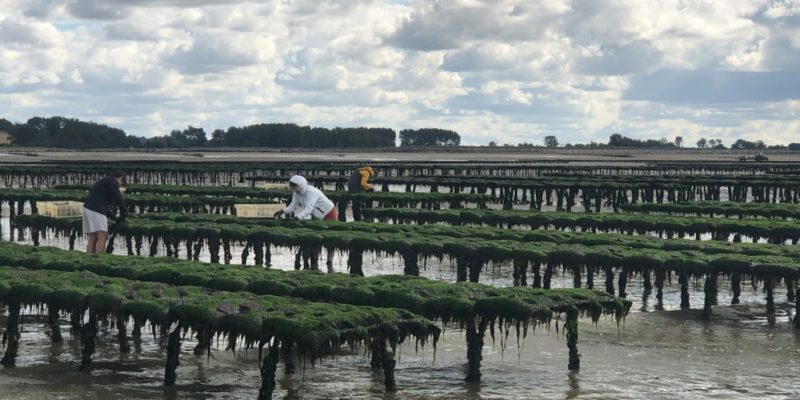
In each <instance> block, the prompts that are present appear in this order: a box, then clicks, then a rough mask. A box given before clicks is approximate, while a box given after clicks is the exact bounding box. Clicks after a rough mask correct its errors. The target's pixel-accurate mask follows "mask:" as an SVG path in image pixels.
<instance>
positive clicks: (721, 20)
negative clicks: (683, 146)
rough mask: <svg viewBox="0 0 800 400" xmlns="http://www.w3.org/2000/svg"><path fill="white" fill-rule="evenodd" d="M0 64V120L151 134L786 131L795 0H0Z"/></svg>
mask: <svg viewBox="0 0 800 400" xmlns="http://www.w3.org/2000/svg"><path fill="white" fill-rule="evenodd" d="M0 60H1V62H0V102H2V104H4V105H8V106H7V107H4V110H3V111H4V113H3V115H0V117H4V118H7V119H11V120H14V121H24V120H26V119H27V118H30V117H32V116H34V115H65V116H69V117H75V118H85V119H92V120H95V121H101V122H102V121H107V122H113V123H114V124H115V125H116V126H118V127H120V128H123V129H125V130H126V131H127V132H128V133H131V134H137V135H147V136H151V135H157V134H166V133H168V132H169V130H171V129H177V128H182V127H185V126H187V125H190V124H191V125H194V126H198V125H200V126H203V127H204V128H206V130H207V131H211V130H213V129H215V128H222V129H225V128H227V127H229V126H241V125H245V124H249V123H257V122H297V123H302V124H308V125H315V126H327V127H334V126H350V125H359V126H361V125H370V126H383V127H391V128H394V129H396V130H400V129H404V128H420V127H426V126H437V127H441V128H445V129H453V130H456V131H458V132H460V133H461V134H462V142H463V143H466V144H485V143H488V142H489V141H491V140H494V141H496V142H499V143H516V142H521V141H526V142H534V143H541V139H542V138H543V137H544V136H545V135H550V134H554V135H556V136H558V137H559V141H561V142H562V143H566V142H576V141H590V140H595V141H601V142H604V141H606V140H607V138H608V135H610V134H611V133H613V132H615V131H619V132H621V133H623V134H626V135H629V136H634V137H640V138H655V139H658V138H660V137H662V136H666V137H670V138H671V137H673V136H675V135H678V134H680V135H682V136H684V137H685V138H687V143H690V142H691V140H696V139H697V138H699V135H704V136H706V137H710V136H712V134H713V135H717V137H720V138H722V139H723V140H725V142H726V143H731V142H733V141H734V140H735V139H737V138H740V137H748V135H750V136H751V137H753V138H756V135H758V138H759V139H760V140H764V141H766V142H768V143H777V142H780V141H783V142H788V141H797V139H796V138H797V137H800V127H798V123H797V122H795V121H797V120H798V119H797V118H796V116H797V113H798V112H800V111H799V110H798V108H800V106H799V105H798V101H800V99H798V97H800V86H798V85H800V81H798V79H797V78H796V76H800V5H798V2H797V1H794V0H729V1H724V2H723V1H716V0H697V1H691V2H685V1H678V0H667V1H658V2H642V1H637V0H610V1H606V2H598V1H594V0H544V1H541V2H537V4H536V5H535V6H533V5H531V4H530V2H524V1H521V0H492V1H490V0H451V1H428V0H415V1H404V2H398V1H389V0H358V1H348V2H342V1H334V0H325V1H312V0H271V1H244V0H240V1H237V0H201V1H196V0H137V1H134V0H99V1H89V0H0ZM787 116H792V117H787ZM690 138H691V139H690Z"/></svg>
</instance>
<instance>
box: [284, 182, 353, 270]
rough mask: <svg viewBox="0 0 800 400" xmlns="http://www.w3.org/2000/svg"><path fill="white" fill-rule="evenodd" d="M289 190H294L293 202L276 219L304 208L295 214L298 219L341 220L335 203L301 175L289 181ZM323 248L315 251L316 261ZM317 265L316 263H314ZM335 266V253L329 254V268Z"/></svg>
mask: <svg viewBox="0 0 800 400" xmlns="http://www.w3.org/2000/svg"><path fill="white" fill-rule="evenodd" d="M289 189H291V190H292V192H293V193H292V202H291V203H289V205H288V206H287V207H286V208H284V209H283V210H280V211H278V212H276V213H275V214H274V217H275V218H278V217H280V216H281V215H283V214H291V213H293V212H294V211H295V210H296V209H297V208H298V207H300V206H301V207H303V210H302V211H300V212H298V213H297V214H295V217H297V219H306V218H309V217H310V218H311V219H317V220H320V219H321V220H326V221H336V220H338V219H339V211H338V210H337V209H336V207H334V206H333V202H332V201H330V199H328V197H327V196H325V194H324V193H322V191H320V190H319V189H317V188H315V187H313V186H311V185H309V184H308V181H306V178H303V177H302V176H300V175H295V176H293V177H292V178H291V179H289ZM321 251H322V248H317V249H314V254H313V256H314V260H317V259H319V253H320V252H321ZM314 264H316V261H315V262H314ZM332 264H333V252H328V266H329V267H330V266H331V265H332Z"/></svg>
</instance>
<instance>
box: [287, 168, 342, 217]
mask: <svg viewBox="0 0 800 400" xmlns="http://www.w3.org/2000/svg"><path fill="white" fill-rule="evenodd" d="M289 182H292V183H294V184H295V185H297V186H298V187H300V192H297V193H293V194H292V202H291V203H289V206H288V207H286V208H284V209H283V212H284V213H285V214H289V213H292V212H294V210H295V209H296V208H297V206H302V207H303V210H302V211H300V212H299V213H298V214H297V215H295V216H296V217H297V219H305V218H306V217H308V216H309V215H310V216H311V218H312V219H323V218H325V216H326V215H328V213H329V212H331V210H333V207H334V206H333V202H332V201H330V200H329V199H328V198H327V197H325V195H324V194H323V193H322V192H321V191H320V190H319V189H317V188H315V187H313V186H309V184H308V182H307V181H306V178H303V177H302V176H300V175H295V176H293V177H292V178H291V179H289Z"/></svg>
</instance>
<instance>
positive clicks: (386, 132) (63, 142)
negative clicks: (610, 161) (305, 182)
mask: <svg viewBox="0 0 800 400" xmlns="http://www.w3.org/2000/svg"><path fill="white" fill-rule="evenodd" d="M0 130H2V131H6V132H8V133H9V134H10V135H11V143H12V145H14V146H20V147H56V148H71V149H97V148H152V149H160V148H186V147H307V148H377V147H395V140H396V138H397V134H396V133H395V131H394V130H393V129H391V128H364V127H359V128H333V129H328V128H313V127H310V126H300V125H297V124H291V123H283V124H281V123H270V124H256V125H249V126H243V127H230V128H228V129H227V130H222V129H216V130H214V131H212V132H211V135H210V137H209V135H208V134H207V133H206V131H205V130H204V129H203V128H198V127H193V126H189V127H187V128H186V129H182V130H180V129H175V130H173V131H171V132H170V133H169V134H168V135H165V136H156V137H151V138H144V137H138V136H132V135H126V134H125V131H123V130H121V129H118V128H114V127H110V126H108V125H103V124H98V123H94V122H85V121H80V120H77V119H71V118H64V117H50V118H42V117H34V118H31V119H29V120H28V121H26V122H25V123H16V124H15V123H12V122H10V121H8V120H6V119H2V118H0ZM400 139H401V146H458V145H459V144H460V143H461V137H460V136H459V134H458V133H456V132H453V131H448V130H443V129H427V128H426V129H404V130H402V131H400Z"/></svg>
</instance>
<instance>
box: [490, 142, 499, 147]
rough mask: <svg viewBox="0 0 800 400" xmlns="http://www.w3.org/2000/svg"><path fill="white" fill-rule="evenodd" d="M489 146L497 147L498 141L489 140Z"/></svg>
mask: <svg viewBox="0 0 800 400" xmlns="http://www.w3.org/2000/svg"><path fill="white" fill-rule="evenodd" d="M489 147H497V142H495V141H494V140H492V141H491V142H489Z"/></svg>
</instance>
